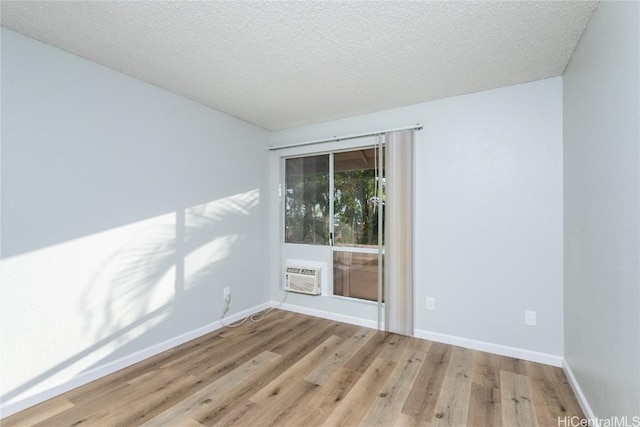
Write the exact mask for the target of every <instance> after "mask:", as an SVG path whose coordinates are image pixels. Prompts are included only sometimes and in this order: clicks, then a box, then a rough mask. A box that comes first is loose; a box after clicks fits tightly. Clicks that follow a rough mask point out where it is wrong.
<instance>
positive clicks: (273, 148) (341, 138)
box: [269, 123, 422, 151]
mask: <svg viewBox="0 0 640 427" xmlns="http://www.w3.org/2000/svg"><path fill="white" fill-rule="evenodd" d="M410 129H413V130H422V125H421V124H420V123H416V124H415V125H413V126H404V127H400V128H393V129H386V130H379V131H376V132H368V133H358V134H355V135H346V136H334V137H333V138H327V139H318V140H314V141H307V142H296V143H293V144H287V145H276V146H271V147H269V151H276V150H283V149H285V148H293V147H303V146H305V145H314V144H322V143H323V142H334V141H344V140H345V139H355V138H362V137H365V136H376V135H382V134H385V133H387V132H395V131H399V130H410Z"/></svg>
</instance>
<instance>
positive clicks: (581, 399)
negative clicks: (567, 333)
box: [562, 359, 598, 420]
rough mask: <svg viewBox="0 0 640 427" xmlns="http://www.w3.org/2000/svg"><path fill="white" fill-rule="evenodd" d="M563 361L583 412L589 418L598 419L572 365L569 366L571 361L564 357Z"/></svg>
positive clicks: (563, 367) (565, 371) (563, 366)
mask: <svg viewBox="0 0 640 427" xmlns="http://www.w3.org/2000/svg"><path fill="white" fill-rule="evenodd" d="M562 362H563V363H562V369H564V373H565V374H566V375H567V379H568V380H569V385H570V386H571V388H572V389H573V392H574V394H575V395H576V398H577V399H578V403H579V404H580V407H581V408H582V412H584V416H585V418H587V419H588V420H597V419H598V418H597V417H596V415H595V414H594V413H593V410H592V409H591V406H590V405H589V402H588V401H587V398H586V397H585V395H584V393H583V392H582V389H581V388H580V384H579V383H578V380H577V379H576V377H575V375H573V371H572V370H571V366H569V363H568V362H567V360H566V359H563V360H562Z"/></svg>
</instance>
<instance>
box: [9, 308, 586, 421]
mask: <svg viewBox="0 0 640 427" xmlns="http://www.w3.org/2000/svg"><path fill="white" fill-rule="evenodd" d="M565 416H566V417H570V416H579V417H583V414H582V412H581V410H580V407H579V406H578V403H577V401H576V399H575V397H574V395H573V393H572V391H571V388H570V387H569V385H568V383H567V380H566V377H565V375H564V373H563V371H562V370H561V369H559V368H554V367H550V366H546V365H541V364H538V363H532V362H525V361H522V360H517V359H512V358H509V357H503V356H496V355H491V354H488V353H482V352H478V351H473V350H466V349H463V348H460V347H454V346H450V345H445V344H440V343H435V342H431V341H424V340H420V339H415V338H409V337H404V336H400V335H394V334H389V333H384V332H378V331H375V330H371V329H367V328H361V327H358V326H353V325H348V324H344V323H338V322H333V321H329V320H324V319H318V318H315V317H309V316H303V315H300V314H294V313H290V312H286V311H279V310H277V311H273V312H272V313H271V314H270V315H269V316H268V317H267V318H266V319H265V320H263V321H262V322H260V323H257V324H251V323H249V322H247V324H245V325H243V326H241V327H239V328H235V329H222V330H218V331H215V332H213V333H211V334H208V335H206V336H203V337H201V338H198V339H196V340H194V341H191V342H189V343H186V344H184V345H182V346H180V347H176V348H175V349H172V350H170V351H167V352H165V353H162V354H159V355H157V356H155V357H153V358H150V359H147V360H145V361H143V362H141V363H138V364H136V365H133V366H131V367H129V368H126V369H123V370H121V371H119V372H116V373H114V374H111V375H109V376H107V377H104V378H101V379H99V380H97V381H94V382H92V383H90V384H87V385H85V386H82V387H80V388H77V389H75V390H72V391H70V392H68V393H66V394H63V395H61V396H58V397H56V398H54V399H51V400H49V401H47V402H44V403H42V404H40V405H37V406H35V407H33V408H30V409H27V410H25V411H23V412H20V413H18V414H15V415H13V416H11V417H8V418H7V419H4V420H2V422H1V424H2V426H7V427H8V426H26V425H37V426H77V425H80V426H138V425H146V426H178V425H180V426H201V425H206V426H213V425H216V426H231V425H233V426H252V427H253V426H270V425H282V426H284V425H289V426H338V425H340V426H356V425H363V426H376V425H378V426H400V425H434V426H436V425H447V426H463V425H474V426H476V425H477V426H509V427H511V426H536V425H540V426H557V425H558V421H557V419H558V417H562V418H564V417H565Z"/></svg>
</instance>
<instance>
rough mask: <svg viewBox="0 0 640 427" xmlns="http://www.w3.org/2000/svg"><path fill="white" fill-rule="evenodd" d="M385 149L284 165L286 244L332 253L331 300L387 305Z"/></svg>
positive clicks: (301, 159) (298, 159) (378, 147)
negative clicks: (325, 248)
mask: <svg viewBox="0 0 640 427" xmlns="http://www.w3.org/2000/svg"><path fill="white" fill-rule="evenodd" d="M383 147H384V146H383V145H382V144H379V145H376V146H367V147H362V148H357V149H349V150H345V151H337V152H330V153H326V154H317V155H309V156H304V157H295V158H287V159H285V181H284V182H285V188H284V191H285V197H284V204H285V206H284V242H285V243H301V244H308V245H324V246H329V247H330V248H331V254H332V257H331V260H330V262H329V264H330V265H331V266H330V269H331V271H332V272H333V275H332V276H333V280H332V283H331V284H330V285H331V286H330V294H331V295H335V296H340V297H345V298H352V299H356V300H364V301H371V302H375V303H377V304H378V317H379V319H378V324H379V325H380V326H381V325H382V317H383V316H382V310H383V302H384V268H383V263H384V236H383V235H384V203H385V202H384V201H385V180H384V167H383V166H382V161H383V159H384V155H383V154H384V153H383Z"/></svg>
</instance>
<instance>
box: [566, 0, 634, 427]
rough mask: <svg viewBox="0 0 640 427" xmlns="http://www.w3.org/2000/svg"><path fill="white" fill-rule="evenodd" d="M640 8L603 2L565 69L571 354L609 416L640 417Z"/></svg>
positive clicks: (581, 380)
mask: <svg viewBox="0 0 640 427" xmlns="http://www.w3.org/2000/svg"><path fill="white" fill-rule="evenodd" d="M639 9H640V5H639V3H638V2H608V1H601V2H600V3H599V5H598V8H597V9H596V11H595V13H594V14H593V17H592V18H591V21H590V23H589V25H588V26H587V29H586V31H585V33H584V35H583V36H582V39H581V40H580V43H579V44H578V47H577V49H576V51H575V53H574V55H573V58H572V59H571V62H570V63H569V66H568V68H567V70H566V73H565V76H564V118H565V123H564V139H565V140H564V170H565V175H564V193H565V194H564V206H565V234H564V236H565V252H564V260H565V297H564V301H565V337H566V338H565V356H566V360H567V363H568V365H569V367H570V369H571V371H572V372H573V374H574V375H575V378H576V379H577V382H578V385H579V387H580V389H581V390H582V392H583V393H584V396H585V397H586V399H587V401H588V402H589V405H590V406H591V410H592V411H593V413H594V414H595V416H597V417H600V418H610V417H613V416H618V417H622V416H625V415H626V416H628V417H632V416H636V417H640V130H639V129H640V123H639V116H640V107H639V98H640V83H639V82H640V68H639V65H638V55H639V51H640V47H639V45H638V40H640V34H639V30H638V26H639V22H640V15H639V13H640V12H639ZM594 414H592V415H594ZM628 421H629V423H631V422H632V419H631V418H629V419H628ZM636 422H637V421H636Z"/></svg>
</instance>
